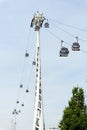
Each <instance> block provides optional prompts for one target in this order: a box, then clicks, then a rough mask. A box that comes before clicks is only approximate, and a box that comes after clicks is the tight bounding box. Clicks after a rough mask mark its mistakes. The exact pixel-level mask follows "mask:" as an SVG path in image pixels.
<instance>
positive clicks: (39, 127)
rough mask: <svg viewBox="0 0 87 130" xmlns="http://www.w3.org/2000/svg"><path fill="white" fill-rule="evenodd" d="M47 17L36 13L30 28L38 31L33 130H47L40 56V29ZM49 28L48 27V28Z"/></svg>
mask: <svg viewBox="0 0 87 130" xmlns="http://www.w3.org/2000/svg"><path fill="white" fill-rule="evenodd" d="M44 20H46V19H45V17H44V16H43V14H40V13H39V12H37V13H35V15H34V16H33V19H32V21H31V25H30V27H32V28H33V27H34V29H35V31H36V86H35V106H34V124H33V130H45V123H44V114H43V97H42V88H41V56H40V28H41V27H42V25H43V22H44ZM46 28H47V27H46Z"/></svg>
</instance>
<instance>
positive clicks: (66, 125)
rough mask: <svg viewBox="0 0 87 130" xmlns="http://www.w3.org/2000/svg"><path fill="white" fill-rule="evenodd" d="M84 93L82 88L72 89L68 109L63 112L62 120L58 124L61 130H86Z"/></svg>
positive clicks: (86, 116) (86, 118)
mask: <svg viewBox="0 0 87 130" xmlns="http://www.w3.org/2000/svg"><path fill="white" fill-rule="evenodd" d="M84 99H85V97H84V91H83V89H82V88H78V87H74V88H73V89H72V97H71V100H70V101H69V102H68V107H66V108H65V110H64V112H63V117H62V120H61V121H60V123H59V128H60V129H61V130H86V128H87V113H86V105H85V100H84Z"/></svg>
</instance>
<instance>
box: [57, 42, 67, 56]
mask: <svg viewBox="0 0 87 130" xmlns="http://www.w3.org/2000/svg"><path fill="white" fill-rule="evenodd" d="M62 43H63V41H61V50H60V52H59V56H60V57H67V56H68V54H69V50H68V48H66V47H64V46H62Z"/></svg>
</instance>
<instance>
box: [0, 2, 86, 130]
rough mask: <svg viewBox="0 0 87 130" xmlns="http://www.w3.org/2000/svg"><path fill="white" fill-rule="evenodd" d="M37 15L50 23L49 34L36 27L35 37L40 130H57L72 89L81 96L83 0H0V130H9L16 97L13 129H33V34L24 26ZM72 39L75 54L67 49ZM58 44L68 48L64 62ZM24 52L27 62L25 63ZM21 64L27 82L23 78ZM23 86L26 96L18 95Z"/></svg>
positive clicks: (84, 84)
mask: <svg viewBox="0 0 87 130" xmlns="http://www.w3.org/2000/svg"><path fill="white" fill-rule="evenodd" d="M37 11H39V12H40V13H43V14H44V16H45V17H46V18H47V19H48V21H49V24H50V28H49V29H47V30H46V29H44V28H42V29H41V33H40V36H41V37H40V41H41V66H42V68H41V71H42V88H43V100H44V117H45V124H46V130H48V129H49V127H57V125H58V122H59V121H60V120H61V118H62V114H63V110H64V108H65V106H67V105H68V100H70V97H71V94H72V88H73V86H77V85H78V86H79V87H82V88H83V89H84V91H85V95H87V90H86V88H87V31H85V30H87V0H73V1H72V0H53V1H52V0H51V1H50V0H42V1H41V0H37V1H35V0H32V1H29V0H0V130H10V129H12V127H13V126H12V119H13V116H12V111H13V110H14V108H15V102H16V99H17V98H18V99H20V100H21V102H24V104H25V106H24V108H21V106H16V107H18V109H20V110H21V113H20V114H19V115H18V116H17V125H16V129H17V130H19V129H21V130H24V129H26V130H29V129H31V130H32V129H33V109H34V90H35V66H32V61H33V59H34V58H35V43H36V33H35V31H34V29H30V22H31V19H32V17H33V15H34V14H35V13H36V12H37ZM60 23H64V24H65V25H71V26H74V27H78V29H76V28H73V27H69V26H64V24H60ZM60 28H61V29H60ZM81 29H84V30H81ZM76 36H78V38H79V44H80V47H81V51H80V52H72V50H71V45H72V43H73V42H75V41H76V39H75V37H76ZM61 40H64V41H65V43H64V46H66V47H67V48H68V49H69V52H70V53H69V56H68V57H67V58H60V57H59V50H60V47H61V43H60V42H61ZM67 43H69V44H67ZM26 49H27V50H28V51H29V54H30V57H29V58H28V59H27V60H26V61H25V57H24V55H25V51H26ZM24 62H26V63H25V68H24V69H26V70H25V71H27V72H26V74H25V75H29V81H27V79H26V78H25V77H23V74H24V73H25V72H24V71H23V65H24ZM25 75H24V76H25ZM21 77H23V79H22V80H23V83H24V84H25V87H24V88H23V90H22V91H21V90H20V89H19V85H20V81H21ZM27 83H28V88H29V94H25V92H24V91H25V89H26V84H27ZM20 91H21V92H20ZM19 92H20V94H19ZM86 101H87V100H86Z"/></svg>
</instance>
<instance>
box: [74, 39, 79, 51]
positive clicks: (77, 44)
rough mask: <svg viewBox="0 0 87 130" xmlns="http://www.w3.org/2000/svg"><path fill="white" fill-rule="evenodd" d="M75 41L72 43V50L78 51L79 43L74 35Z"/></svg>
mask: <svg viewBox="0 0 87 130" xmlns="http://www.w3.org/2000/svg"><path fill="white" fill-rule="evenodd" d="M76 39H77V41H76V42H74V43H73V45H72V51H80V45H79V43H78V37H76Z"/></svg>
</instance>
